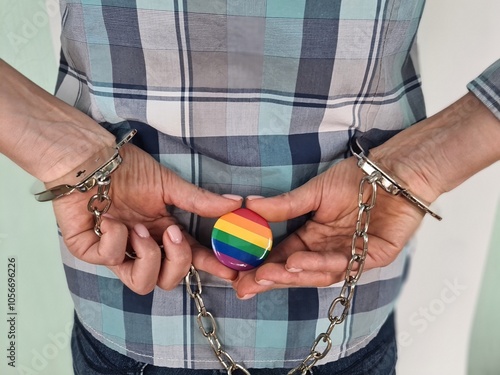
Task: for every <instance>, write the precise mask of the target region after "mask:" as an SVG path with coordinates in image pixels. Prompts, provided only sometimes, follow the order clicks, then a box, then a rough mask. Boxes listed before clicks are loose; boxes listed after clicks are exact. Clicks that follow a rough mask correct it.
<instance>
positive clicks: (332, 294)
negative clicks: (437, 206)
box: [0, 0, 500, 374]
mask: <svg viewBox="0 0 500 375" xmlns="http://www.w3.org/2000/svg"><path fill="white" fill-rule="evenodd" d="M422 10H423V1H421V0H414V1H409V2H401V1H394V2H390V3H387V4H386V6H385V7H380V6H379V4H378V3H377V2H368V3H366V4H364V6H363V7H360V6H359V5H358V4H354V3H342V4H341V3H340V2H323V1H318V2H312V1H307V2H305V3H304V4H302V3H301V4H298V3H293V4H292V3H290V4H288V3H287V6H286V7H285V6H283V5H282V4H281V3H280V2H272V1H271V2H268V3H266V4H264V3H261V2H255V3H252V4H251V5H249V4H248V3H244V2H237V1H228V2H196V1H186V2H182V3H178V2H174V3H173V5H165V4H164V5H163V6H159V5H158V6H153V5H151V4H150V5H149V6H142V7H139V6H138V5H137V4H136V3H135V2H125V3H123V4H120V5H118V4H115V3H113V4H107V3H106V4H103V5H100V6H96V5H89V4H86V3H78V2H70V3H65V2H63V3H62V14H63V29H62V39H61V41H62V55H61V56H62V58H61V66H60V74H59V79H58V83H57V90H56V95H57V97H59V98H60V99H63V100H64V101H65V102H66V104H65V103H64V102H63V101H61V100H60V99H57V98H56V97H53V96H50V95H48V94H47V93H45V92H44V91H43V90H41V89H38V88H36V87H34V85H33V84H32V83H30V82H29V81H28V80H26V79H25V78H24V77H22V76H20V75H19V74H18V73H17V72H15V71H14V70H13V69H12V68H11V67H9V66H8V65H7V64H5V63H3V62H2V63H1V64H0V70H1V76H2V77H3V78H4V79H3V80H2V82H1V83H0V106H1V108H0V124H1V125H0V126H2V129H6V130H8V131H4V132H3V133H4V136H3V137H2V138H1V139H0V151H1V152H2V153H3V154H5V155H7V156H8V157H9V158H11V159H12V160H14V161H15V162H16V163H17V164H18V165H19V166H21V167H22V168H24V169H25V170H27V171H28V172H29V173H31V174H32V175H33V176H35V177H37V178H38V179H40V180H42V181H44V182H46V183H50V184H53V183H54V182H57V183H63V184H64V183H65V177H66V176H67V174H68V173H69V172H70V171H72V170H74V169H75V168H77V167H79V166H80V165H82V163H85V162H86V161H87V160H89V159H92V158H93V156H94V155H95V154H96V153H98V152H99V151H100V150H102V149H105V148H109V147H112V146H113V145H114V143H115V136H114V135H118V134H121V133H123V131H125V130H128V129H132V128H134V129H137V131H138V133H137V135H136V136H135V137H134V138H133V139H132V143H133V144H127V145H125V146H123V147H122V148H121V150H120V153H121V155H122V157H123V162H122V164H121V165H120V166H119V168H118V169H117V170H116V171H115V172H113V174H112V185H111V190H110V192H109V194H110V196H111V198H112V205H111V206H110V208H109V212H108V214H106V215H105V216H104V217H103V219H102V223H101V228H100V229H101V231H102V236H101V237H99V236H97V235H96V234H95V233H94V221H93V218H92V215H90V214H89V212H88V210H87V202H88V201H89V199H90V197H91V196H92V195H93V194H94V193H95V191H90V192H87V193H76V192H75V193H72V194H70V195H68V196H65V197H63V198H60V199H56V200H54V201H53V205H54V212H55V215H56V218H57V222H58V225H59V228H60V232H61V235H62V237H63V239H64V244H63V245H62V254H63V262H64V269H65V272H66V276H67V279H68V286H69V290H70V292H71V295H72V297H73V300H74V303H75V313H76V314H75V328H74V336H73V342H72V349H73V356H74V369H75V373H76V374H102V373H137V374H139V373H144V374H161V373H164V374H170V373H172V374H191V373H192V374H198V373H200V374H204V373H207V374H208V373H213V371H214V370H215V369H222V365H221V364H219V362H218V360H217V358H216V357H214V356H213V353H212V349H211V346H210V345H209V344H208V343H207V342H206V341H203V339H204V338H203V336H200V335H199V333H198V332H196V331H197V330H198V327H197V326H198V320H197V314H198V310H197V305H196V303H195V302H193V301H192V300H191V299H190V298H189V296H188V294H187V293H186V289H188V288H187V285H186V283H182V280H183V279H184V276H185V275H186V274H187V273H188V272H189V271H190V269H191V264H193V265H194V267H196V269H197V270H199V271H201V280H202V284H203V301H204V302H205V304H206V307H207V309H208V310H209V311H210V312H211V314H213V316H214V318H215V320H216V321H217V327H219V331H220V332H219V337H220V339H221V342H222V344H223V345H224V349H225V350H227V353H229V354H230V356H231V357H232V358H234V360H235V361H236V362H237V363H241V364H243V365H244V366H245V367H247V368H250V369H251V370H250V372H251V373H252V374H254V373H255V374H259V373H262V374H273V373H287V372H288V369H290V368H293V367H295V366H296V365H297V364H299V363H300V362H301V361H302V360H303V359H304V358H305V357H306V356H307V355H308V354H309V352H310V349H311V344H312V342H313V341H314V339H315V338H316V336H317V333H318V332H323V330H324V329H325V328H326V327H327V326H328V323H329V322H328V319H327V317H326V313H327V311H328V306H329V305H330V303H331V301H333V300H334V299H335V298H336V297H337V296H338V295H339V292H340V289H341V286H342V284H341V283H340V284H339V282H342V280H343V278H344V275H345V270H346V267H347V265H348V261H349V259H350V253H351V240H352V233H353V231H354V226H355V223H356V216H357V214H358V205H357V196H358V187H359V181H360V179H361V178H362V176H363V172H362V171H361V170H360V169H359V168H358V167H357V163H356V160H355V158H353V157H350V153H349V146H348V144H349V141H350V139H351V138H357V137H360V138H362V139H364V140H367V141H368V143H370V144H371V145H373V147H371V149H370V154H369V155H370V159H372V160H374V161H375V162H376V163H377V164H378V165H380V166H381V167H382V168H383V169H384V170H387V171H390V172H391V173H392V174H393V175H394V176H397V178H398V179H400V180H401V181H403V182H404V184H405V185H406V186H407V187H408V188H409V190H411V191H412V192H414V193H416V194H418V195H419V196H420V197H421V198H422V199H423V200H424V201H425V202H427V203H432V202H433V201H434V200H435V199H436V198H437V197H438V196H439V195H441V194H443V193H444V192H446V191H449V190H451V189H453V188H454V187H456V186H458V185H459V184H460V183H461V182H462V181H464V180H465V179H466V178H468V177H470V176H472V175H473V174H474V173H476V172H477V171H479V170H481V169H483V168H485V167H486V166H487V165H489V164H491V163H493V162H494V161H497V160H499V159H500V152H499V150H498V148H497V147H495V146H496V145H497V144H498V141H499V139H500V124H499V123H498V122H499V118H500V110H499V103H500V100H499V96H498V87H500V73H499V72H500V62H496V63H494V64H493V65H492V66H491V67H490V68H489V69H487V70H486V71H485V72H484V73H483V74H482V75H481V76H480V77H478V78H477V79H476V80H474V81H473V82H471V83H470V85H469V89H470V93H469V94H467V95H466V96H464V97H463V98H461V99H460V100H459V101H457V103H455V104H453V105H451V106H450V107H449V108H446V109H445V110H443V111H442V112H440V113H439V114H437V115H435V116H433V117H431V118H429V119H426V118H425V109H424V106H423V99H422V95H421V90H420V82H419V78H418V73H417V72H416V71H415V68H414V66H413V62H412V59H411V58H410V50H411V48H412V46H413V42H414V36H415V33H416V30H417V27H418V22H419V19H420V17H421V12H422ZM402 36H404V37H402ZM413 124H416V125H413ZM410 125H413V126H411V127H410ZM402 129H404V130H402ZM243 197H245V198H246V199H245V200H244V201H243ZM263 197H266V198H263ZM242 204H244V205H245V206H246V207H248V208H250V209H252V210H254V211H256V212H257V213H259V214H261V215H262V216H263V217H264V218H266V219H267V220H269V221H271V222H272V226H273V233H274V234H275V242H276V245H275V247H274V249H273V250H272V251H271V255H270V256H269V258H268V259H267V260H266V262H265V264H264V265H262V266H261V267H259V268H257V269H255V270H252V271H245V272H236V271H234V270H231V269H229V268H227V267H225V266H224V265H222V264H220V263H219V262H218V261H217V260H216V258H215V257H214V256H213V254H212V252H211V250H210V249H209V243H210V231H211V227H212V225H213V222H214V220H215V218H217V217H218V216H220V215H222V214H224V213H227V212H230V211H232V210H234V209H236V208H238V207H240V206H241V205H242ZM422 216H423V212H422V211H421V210H420V209H418V208H416V207H415V206H414V205H413V204H411V203H409V202H407V201H406V200H404V199H402V198H401V197H394V196H391V195H389V194H386V193H384V192H383V191H381V192H380V193H379V194H378V195H377V202H376V207H375V208H374V210H373V212H372V213H371V218H370V227H369V235H370V242H369V252H368V255H367V258H366V264H365V271H364V273H363V275H362V278H361V279H360V281H359V285H358V286H357V288H356V294H355V296H354V298H353V300H352V305H351V306H350V312H349V315H348V316H347V319H346V321H345V322H344V323H343V325H342V326H339V327H338V328H336V329H335V330H334V331H333V332H332V342H333V344H332V349H331V350H330V352H329V353H328V354H327V355H326V356H325V358H324V359H322V362H320V364H319V365H318V366H316V367H314V373H315V374H322V373H323V374H334V373H342V372H343V373H345V372H346V371H347V372H348V373H350V374H355V373H366V372H369V373H371V374H391V373H394V372H395V370H394V368H395V361H396V345H395V338H394V326H393V316H392V311H393V308H394V301H395V299H396V297H397V295H398V293H399V290H400V287H401V284H402V280H403V278H404V270H405V267H406V261H407V249H406V248H405V244H406V243H407V242H408V240H409V239H410V237H411V236H412V235H413V233H414V232H415V230H416V229H417V227H418V225H419V223H420V222H421V219H422ZM159 244H161V245H162V246H163V249H164V250H163V251H164V253H165V257H164V258H163V259H162V250H161V249H160V246H159ZM129 247H131V248H132V249H133V250H134V252H135V253H136V258H135V259H130V258H129V257H127V256H126V251H127V249H128V248H129ZM233 289H234V290H235V291H233ZM197 334H198V336H197ZM231 370H235V369H231ZM237 370H241V369H239V368H237Z"/></svg>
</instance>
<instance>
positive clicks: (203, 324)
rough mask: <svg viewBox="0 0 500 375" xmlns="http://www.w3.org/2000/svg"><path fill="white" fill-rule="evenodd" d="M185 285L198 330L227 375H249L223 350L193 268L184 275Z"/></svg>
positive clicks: (215, 324) (198, 275) (196, 272)
mask: <svg viewBox="0 0 500 375" xmlns="http://www.w3.org/2000/svg"><path fill="white" fill-rule="evenodd" d="M185 283H186V291H187V293H188V295H189V296H190V297H191V298H192V299H193V301H194V304H195V306H196V310H197V311H198V316H197V317H196V320H197V321H198V328H199V329H200V332H201V334H202V335H203V336H204V337H206V339H207V340H208V342H209V344H210V347H211V348H212V350H213V351H214V353H215V356H216V357H217V359H218V360H219V362H220V363H221V365H222V366H223V367H224V368H225V369H226V371H227V373H228V374H229V375H231V374H233V372H234V371H240V372H241V373H243V374H245V375H250V372H248V370H247V369H246V368H245V367H243V366H242V365H240V364H238V363H236V362H235V361H234V360H233V358H232V357H231V356H230V355H229V353H228V352H226V351H225V350H224V349H223V347H222V344H221V342H220V340H219V337H218V336H217V323H216V322H215V319H214V317H213V315H212V314H211V313H210V312H209V311H208V310H207V308H206V307H205V303H204V302H203V298H202V297H201V294H202V292H203V287H202V285H201V279H200V274H199V273H198V271H197V270H196V268H194V266H191V269H190V270H189V272H188V274H187V275H186V277H185ZM193 286H194V288H193Z"/></svg>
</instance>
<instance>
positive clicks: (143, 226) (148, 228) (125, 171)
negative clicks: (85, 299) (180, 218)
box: [53, 144, 242, 294]
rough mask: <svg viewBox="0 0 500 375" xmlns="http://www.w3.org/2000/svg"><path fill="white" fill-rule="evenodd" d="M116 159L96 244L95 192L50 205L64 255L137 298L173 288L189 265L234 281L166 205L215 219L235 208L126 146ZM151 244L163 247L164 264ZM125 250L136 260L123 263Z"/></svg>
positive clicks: (235, 204) (237, 204)
mask: <svg viewBox="0 0 500 375" xmlns="http://www.w3.org/2000/svg"><path fill="white" fill-rule="evenodd" d="M120 154H121V155H122V157H123V162H122V164H121V165H120V167H119V168H118V169H117V170H116V171H115V172H114V173H113V174H112V177H111V181H112V183H111V189H110V192H109V195H110V197H111V199H112V204H111V207H110V209H109V211H108V214H109V215H105V216H104V217H103V220H102V223H101V231H102V237H100V238H99V237H98V236H97V235H96V234H95V233H94V221H93V217H92V215H91V214H90V213H89V211H88V210H87V203H88V201H89V198H90V197H91V196H92V195H93V194H95V193H96V191H95V190H92V191H91V192H88V193H85V194H82V193H73V194H71V195H69V196H66V197H64V198H61V199H57V200H55V201H53V206H54V212H55V214H56V219H57V222H58V225H59V227H60V230H61V233H62V236H63V238H64V241H65V243H66V245H67V246H68V249H69V251H70V252H71V253H72V254H73V255H74V256H76V257H77V258H79V259H81V260H83V261H85V262H88V263H92V264H100V265H106V266H108V267H109V268H110V269H111V270H112V271H113V272H114V273H115V274H116V275H117V276H118V277H119V278H120V279H121V280H122V281H123V283H124V284H125V285H127V286H128V287H129V288H130V289H131V290H133V291H135V292H137V293H139V294H146V293H148V292H150V291H151V290H152V289H153V288H154V287H155V286H156V285H158V286H159V287H161V288H163V289H167V290H168V289H172V288H174V287H175V286H176V285H177V284H178V283H179V282H180V280H181V279H182V278H183V277H184V276H185V275H186V274H187V273H188V271H189V268H190V265H191V263H193V264H194V265H195V267H196V268H198V269H200V270H204V271H209V272H210V273H212V274H214V275H216V276H218V277H220V278H223V279H234V278H235V277H236V271H233V270H231V269H229V268H227V267H225V266H223V265H222V264H220V263H219V262H218V261H217V260H216V258H215V256H214V255H213V253H212V251H211V250H208V249H206V248H205V247H203V246H201V245H200V244H199V243H197V242H196V241H195V240H194V239H193V238H192V237H191V236H189V235H188V234H187V233H186V232H185V231H183V230H181V228H180V227H179V226H178V225H177V222H176V219H175V218H174V217H173V216H172V215H170V214H169V212H168V208H167V206H169V205H175V206H177V207H179V208H181V209H184V210H186V211H189V212H193V213H196V214H198V215H201V216H205V217H217V216H220V215H222V214H225V213H227V212H229V211H232V210H235V209H237V208H239V207H240V206H241V202H242V201H241V200H237V199H236V200H234V199H230V198H227V197H223V196H219V195H217V194H213V193H210V192H208V191H206V190H203V189H201V188H199V187H197V186H195V185H193V184H190V183H188V182H186V181H184V180H183V179H181V178H180V177H179V176H177V175H176V174H175V173H173V172H172V171H170V170H168V169H167V168H165V167H163V166H161V165H160V164H159V163H158V162H156V161H155V160H154V159H153V158H152V157H151V156H150V155H149V154H147V153H146V152H144V151H142V150H141V149H139V148H138V147H136V146H134V145H131V144H127V145H125V146H124V147H122V148H121V149H120ZM158 243H161V244H162V245H163V246H164V251H165V254H166V257H165V259H162V258H161V250H160V248H159V245H158ZM127 248H129V249H130V248H132V249H133V251H134V252H135V253H136V255H137V258H136V259H134V260H132V259H129V258H127V257H126V255H125V251H126V249H127Z"/></svg>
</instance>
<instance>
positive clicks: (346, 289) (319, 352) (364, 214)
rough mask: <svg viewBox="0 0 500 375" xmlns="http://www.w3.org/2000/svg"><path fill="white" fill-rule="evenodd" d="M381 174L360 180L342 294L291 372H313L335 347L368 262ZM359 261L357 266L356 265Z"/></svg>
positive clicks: (334, 301) (331, 306) (335, 300)
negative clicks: (334, 334) (336, 330)
mask: <svg viewBox="0 0 500 375" xmlns="http://www.w3.org/2000/svg"><path fill="white" fill-rule="evenodd" d="M380 177H381V176H380V174H379V173H378V172H374V173H373V174H371V175H369V176H364V177H363V178H362V179H361V182H360V183H359V193H358V217H357V220H356V229H355V231H354V234H353V236H352V241H351V259H350V260H349V264H348V265H347V269H346V273H345V278H344V285H343V286H342V289H341V290H340V294H339V296H338V297H337V298H335V299H334V300H333V302H332V303H331V305H330V308H329V309H328V320H329V321H330V325H329V327H328V329H327V330H326V332H323V333H320V334H319V335H318V337H316V340H315V341H314V344H313V346H312V347H311V350H310V352H309V355H308V356H307V357H306V358H305V359H304V360H303V361H302V363H301V364H299V365H298V366H297V367H295V368H293V369H292V370H290V372H288V375H292V374H301V375H306V374H312V372H311V368H312V367H313V366H314V365H315V364H316V363H317V362H318V361H319V360H320V359H322V358H325V356H326V355H327V353H328V352H329V351H330V349H331V347H332V339H331V334H332V332H333V329H334V328H335V326H337V325H339V324H341V323H343V322H344V320H345V318H346V317H347V314H348V313H349V309H350V307H351V301H352V298H353V296H354V292H355V290H356V286H357V284H358V281H359V279H360V277H361V274H362V273H363V268H364V266H365V260H366V255H367V254H368V227H369V226H370V213H371V210H372V209H373V207H375V202H376V200H377V181H378V180H379V179H380ZM367 185H371V187H372V192H371V195H370V196H368V197H365V195H368V194H367V193H366V186H367ZM359 242H361V243H362V246H361V250H360V251H358V247H357V245H358V243H359ZM356 265H357V267H356Z"/></svg>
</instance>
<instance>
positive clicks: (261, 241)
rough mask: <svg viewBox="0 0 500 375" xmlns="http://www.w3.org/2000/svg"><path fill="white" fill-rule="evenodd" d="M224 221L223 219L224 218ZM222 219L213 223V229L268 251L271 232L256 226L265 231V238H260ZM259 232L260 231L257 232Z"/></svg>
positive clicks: (252, 232) (270, 242)
mask: <svg viewBox="0 0 500 375" xmlns="http://www.w3.org/2000/svg"><path fill="white" fill-rule="evenodd" d="M224 219H225V218H224ZM224 219H219V220H218V221H217V223H215V226H214V228H217V229H219V230H221V231H224V232H226V233H231V234H232V235H234V236H236V237H238V238H240V239H242V240H245V241H247V242H250V243H252V244H254V245H256V246H259V247H262V248H263V249H268V248H269V247H270V246H271V244H272V240H270V239H269V237H270V236H271V235H272V234H271V230H270V229H268V228H265V227H263V226H262V225H259V224H255V223H252V224H255V225H258V226H259V227H261V228H262V229H267V233H268V235H267V237H264V236H261V235H260V234H257V233H255V232H254V231H251V230H248V229H245V228H242V227H241V226H239V225H237V224H234V223H231V222H229V221H226V220H224ZM259 231H260V230H259ZM260 232H262V231H260Z"/></svg>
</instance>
